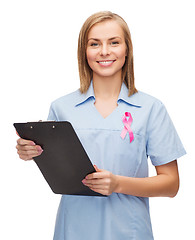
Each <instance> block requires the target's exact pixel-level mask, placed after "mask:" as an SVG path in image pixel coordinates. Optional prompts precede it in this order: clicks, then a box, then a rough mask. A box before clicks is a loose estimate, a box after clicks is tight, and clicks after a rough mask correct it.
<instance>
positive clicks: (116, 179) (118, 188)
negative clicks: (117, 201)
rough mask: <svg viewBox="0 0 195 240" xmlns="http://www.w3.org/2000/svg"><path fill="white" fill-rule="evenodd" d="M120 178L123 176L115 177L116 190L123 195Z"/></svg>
mask: <svg viewBox="0 0 195 240" xmlns="http://www.w3.org/2000/svg"><path fill="white" fill-rule="evenodd" d="M120 177H121V176H119V175H115V181H116V185H115V189H114V192H115V193H121V184H120Z"/></svg>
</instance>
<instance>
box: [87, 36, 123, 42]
mask: <svg viewBox="0 0 195 240" xmlns="http://www.w3.org/2000/svg"><path fill="white" fill-rule="evenodd" d="M115 38H120V39H122V38H121V37H119V36H116V37H112V38H109V39H108V40H113V39H115ZM90 40H94V41H100V39H98V38H89V39H88V40H87V41H88V42H89V41H90Z"/></svg>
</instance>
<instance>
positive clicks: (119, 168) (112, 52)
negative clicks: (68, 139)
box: [17, 12, 185, 240]
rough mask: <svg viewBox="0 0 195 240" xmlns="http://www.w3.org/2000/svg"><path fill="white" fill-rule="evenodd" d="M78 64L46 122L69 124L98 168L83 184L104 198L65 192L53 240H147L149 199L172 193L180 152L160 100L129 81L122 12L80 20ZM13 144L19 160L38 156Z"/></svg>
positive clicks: (27, 145) (32, 148) (36, 149)
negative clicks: (73, 86) (75, 86)
mask: <svg viewBox="0 0 195 240" xmlns="http://www.w3.org/2000/svg"><path fill="white" fill-rule="evenodd" d="M78 64H79V73H80V82H81V85H80V89H79V90H77V91H75V92H73V93H71V94H68V95H66V96H64V97H61V98H59V99H57V100H56V101H54V102H53V103H52V105H51V108H50V112H49V117H48V119H49V120H57V121H61V120H67V121H69V122H71V124H72V125H73V127H74V129H75V131H76V132H77V135H78V137H79V138H80V140H81V142H82V144H83V146H84V148H85V150H86V152H87V154H88V155H89V158H90V159H91V161H92V163H93V164H94V166H95V168H96V172H95V173H92V174H89V175H88V176H86V177H85V179H83V181H82V182H83V184H84V185H86V186H88V187H89V188H91V189H92V190H93V191H96V192H98V193H102V194H104V195H107V196H108V197H94V196H71V195H63V196H62V199H61V203H60V206H59V210H58V214H57V220H56V228H55V233H54V240H65V239H71V240H72V239H74V240H80V239H85V240H86V239H95V240H100V239H101V240H115V239H116V240H120V239H123V240H126V239H139V240H143V239H144V240H151V239H153V234H152V227H151V221H150V214H149V201H148V198H149V197H158V196H165V197H174V196H175V195H176V194H177V192H178V189H179V175H178V167H177V160H176V159H177V158H179V157H181V156H182V155H184V154H185V150H184V148H183V146H182V143H181V141H180V139H179V137H178V135H177V133H176V130H175V128H174V126H173V124H172V122H171V120H170V118H169V115H168V114H167V111H166V109H165V107H164V105H163V104H162V103H161V102H160V101H159V100H157V99H156V98H154V97H151V96H149V95H147V94H145V93H142V92H140V91H137V90H136V88H135V86H134V70H133V49H132V43H131V37H130V32H129V29H128V26H127V24H126V23H125V21H124V20H123V19H122V18H121V17H120V16H118V15H116V14H113V13H111V12H99V13H96V14H94V15H92V16H91V17H89V18H88V19H87V20H86V22H85V23H84V25H83V27H82V29H81V31H80V35H79V42H78ZM17 149H18V154H19V156H20V158H22V159H23V160H29V159H32V158H33V157H36V156H38V155H40V154H41V153H42V149H41V147H40V146H36V145H35V144H34V143H33V142H32V141H27V140H24V139H21V138H20V139H19V140H18V144H17ZM148 156H149V157H150V159H151V161H152V164H153V165H154V166H155V168H156V173H157V174H156V176H154V177H148V162H147V161H148Z"/></svg>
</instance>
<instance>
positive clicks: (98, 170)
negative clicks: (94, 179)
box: [93, 165, 101, 172]
mask: <svg viewBox="0 0 195 240" xmlns="http://www.w3.org/2000/svg"><path fill="white" fill-rule="evenodd" d="M93 166H94V168H95V170H96V172H100V171H101V170H100V169H99V168H98V167H97V166H96V165H93Z"/></svg>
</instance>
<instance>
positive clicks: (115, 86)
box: [93, 76, 122, 100]
mask: <svg viewBox="0 0 195 240" xmlns="http://www.w3.org/2000/svg"><path fill="white" fill-rule="evenodd" d="M121 85H122V80H121V77H118V78H117V77H103V78H102V77H99V76H93V88H94V94H95V97H96V98H101V99H105V100H106V99H111V98H118V96H119V93H120V90H121Z"/></svg>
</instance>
